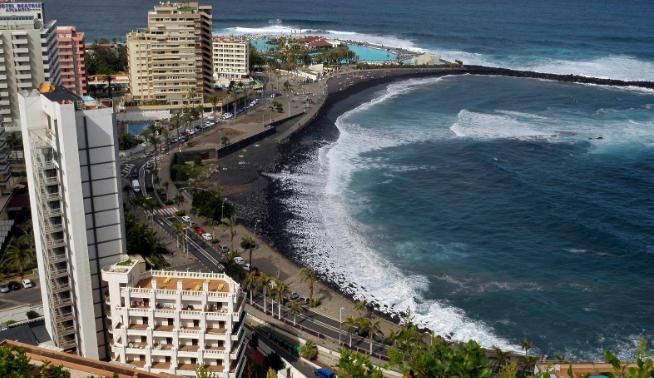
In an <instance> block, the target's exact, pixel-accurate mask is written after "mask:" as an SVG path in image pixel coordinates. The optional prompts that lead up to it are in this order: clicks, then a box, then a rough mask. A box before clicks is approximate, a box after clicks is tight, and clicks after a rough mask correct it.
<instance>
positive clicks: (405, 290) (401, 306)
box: [273, 79, 519, 350]
mask: <svg viewBox="0 0 654 378" xmlns="http://www.w3.org/2000/svg"><path fill="white" fill-rule="evenodd" d="M438 80H439V79H425V80H411V81H407V82H404V83H399V84H394V85H390V86H389V87H388V88H387V89H386V91H384V92H383V93H381V94H380V96H378V97H376V98H375V99H373V100H371V101H370V102H368V103H366V104H363V105H361V106H359V107H357V108H356V109H353V110H352V111H350V112H347V113H345V114H343V115H342V116H341V117H339V118H338V120H337V126H338V128H339V130H340V133H341V134H340V136H339V139H338V141H337V142H336V143H335V144H334V145H331V146H327V147H323V148H321V149H320V150H319V153H318V156H317V158H316V159H313V160H310V161H309V162H307V163H306V164H305V165H304V166H302V167H300V168H299V169H298V171H295V172H283V173H280V174H277V175H273V177H274V178H276V179H277V180H279V182H280V183H281V184H282V185H289V186H290V187H292V188H293V189H294V191H295V192H296V193H297V194H298V195H297V196H294V197H293V198H290V199H288V200H287V202H286V206H287V207H288V208H289V209H290V210H291V212H292V213H293V214H294V215H295V218H294V219H292V220H290V222H289V224H288V227H287V228H286V232H287V233H289V235H290V237H291V239H292V240H293V244H294V246H295V248H296V249H297V250H298V251H299V256H300V258H301V259H302V260H303V261H304V262H305V263H307V264H309V265H311V266H312V267H313V268H314V269H316V270H317V271H318V272H320V273H323V274H325V275H327V276H328V277H330V278H331V279H332V280H334V281H335V282H336V283H338V284H339V285H340V286H341V287H343V288H344V290H346V291H348V292H349V293H351V294H352V295H353V296H355V297H356V298H361V299H366V300H369V301H374V302H376V303H378V304H379V305H380V306H382V311H387V312H389V313H393V312H399V311H404V310H406V309H411V310H412V311H413V312H414V314H415V315H416V320H417V321H418V322H419V323H420V324H422V325H424V326H427V327H429V328H431V329H432V330H434V331H435V332H437V333H439V334H442V335H446V334H450V333H451V334H453V338H454V339H455V340H459V341H466V340H476V341H478V342H479V343H480V344H482V345H484V346H486V347H490V346H493V345H497V346H499V347H502V348H504V349H507V350H518V349H519V348H518V347H517V346H515V345H512V344H511V343H510V342H508V341H507V340H505V339H503V338H501V337H498V336H496V335H495V334H494V333H493V330H492V329H491V328H490V327H488V326H487V325H485V324H484V323H483V322H481V321H477V320H473V319H470V318H468V317H467V316H466V314H465V313H464V312H463V311H462V310H460V309H458V308H455V307H452V306H450V305H448V304H446V303H442V302H438V301H433V300H426V299H425V298H424V293H426V292H427V290H428V280H427V278H425V277H423V276H421V275H409V274H406V273H404V272H402V271H400V270H399V269H398V268H397V267H395V266H393V265H392V264H391V263H390V262H389V261H387V260H386V259H384V258H383V257H382V255H381V254H380V253H379V252H378V251H376V250H375V249H374V247H373V246H372V245H370V242H369V241H368V240H367V239H366V237H365V236H366V235H371V234H373V233H374V232H375V230H370V229H368V226H366V225H363V224H361V223H359V222H357V221H356V220H355V219H354V218H353V216H352V212H356V211H357V209H360V208H361V207H362V206H363V207H365V206H366V201H367V199H366V198H362V197H361V196H348V192H347V191H348V186H347V183H348V182H349V180H350V178H351V174H352V173H353V172H355V171H356V170H357V169H360V168H362V167H363V166H364V165H365V163H366V161H365V160H362V158H361V156H360V155H361V154H363V153H365V152H368V151H373V150H375V149H379V148H387V147H390V146H396V145H399V144H402V143H407V142H410V141H414V142H415V141H418V140H422V139H423V138H424V137H425V136H424V135H421V134H415V135H412V133H411V132H407V131H406V130H405V132H404V133H399V132H398V133H393V132H392V131H391V132H389V133H386V134H385V133H381V132H380V131H379V130H367V129H365V128H363V127H360V126H359V125H357V124H356V123H355V122H353V119H354V118H355V116H356V114H357V113H358V112H361V111H363V110H365V109H369V108H370V107H372V106H376V105H379V104H381V103H383V102H385V101H389V100H390V99H392V98H393V97H395V96H397V95H399V94H401V93H407V92H408V91H410V90H413V89H415V88H418V87H419V86H421V85H428V84H432V83H435V82H437V81H438ZM359 164H361V165H360V166H359Z"/></svg>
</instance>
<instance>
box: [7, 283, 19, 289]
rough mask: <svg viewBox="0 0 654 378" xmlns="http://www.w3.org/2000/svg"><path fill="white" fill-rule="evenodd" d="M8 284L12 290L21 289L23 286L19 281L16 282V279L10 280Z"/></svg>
mask: <svg viewBox="0 0 654 378" xmlns="http://www.w3.org/2000/svg"><path fill="white" fill-rule="evenodd" d="M8 285H9V289H10V290H20V288H21V287H22V286H21V285H20V284H19V283H18V282H16V281H11V282H9V284H8Z"/></svg>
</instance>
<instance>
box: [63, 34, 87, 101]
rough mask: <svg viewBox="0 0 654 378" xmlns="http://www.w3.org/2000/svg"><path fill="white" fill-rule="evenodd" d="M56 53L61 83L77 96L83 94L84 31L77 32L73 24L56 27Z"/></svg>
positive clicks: (84, 75)
mask: <svg viewBox="0 0 654 378" xmlns="http://www.w3.org/2000/svg"><path fill="white" fill-rule="evenodd" d="M57 53H58V55H59V69H60V74H61V85H62V86H63V87H64V88H66V89H68V90H69V91H71V92H73V93H75V94H76V95H78V96H85V95H86V93H87V88H86V64H85V61H86V58H85V56H84V33H80V32H78V31H77V29H75V27H74V26H59V27H57Z"/></svg>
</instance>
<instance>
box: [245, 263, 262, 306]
mask: <svg viewBox="0 0 654 378" xmlns="http://www.w3.org/2000/svg"><path fill="white" fill-rule="evenodd" d="M258 280H259V277H258V276H257V272H252V271H251V272H250V273H248V274H247V276H246V277H245V288H246V289H247V290H248V291H249V292H250V305H252V292H253V291H256V290H257V289H258V282H257V281H258Z"/></svg>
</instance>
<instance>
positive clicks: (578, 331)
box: [272, 76, 654, 359]
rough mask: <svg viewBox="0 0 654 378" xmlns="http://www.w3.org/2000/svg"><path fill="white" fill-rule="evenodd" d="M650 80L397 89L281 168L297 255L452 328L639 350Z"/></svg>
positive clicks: (646, 290)
mask: <svg viewBox="0 0 654 378" xmlns="http://www.w3.org/2000/svg"><path fill="white" fill-rule="evenodd" d="M653 107H654V93H653V92H647V91H631V90H625V89H611V88H604V87H597V86H586V85H571V84H563V83H556V82H548V81H540V80H532V79H528V80H525V79H510V78H501V77H478V76H464V77H445V78H437V79H423V80H409V81H405V82H400V83H395V84H391V85H390V86H388V87H386V88H382V89H380V90H379V91H376V92H374V93H373V94H371V95H370V101H368V102H366V103H364V104H362V105H360V106H358V107H355V108H354V109H352V110H349V111H347V112H346V113H344V114H342V115H341V116H339V117H338V119H337V120H336V126H337V127H338V130H339V136H338V138H337V140H336V141H335V142H332V141H330V140H327V141H326V143H327V144H326V145H324V146H323V147H321V148H319V149H318V150H316V151H315V152H314V153H313V154H311V153H310V154H309V159H308V160H307V161H306V162H304V163H303V164H301V165H299V166H296V167H288V168H286V169H284V170H283V171H282V172H279V173H276V174H273V175H272V177H273V178H274V179H275V180H277V182H278V183H279V185H280V186H281V187H282V189H283V190H281V191H280V193H284V195H282V196H281V197H280V200H281V202H282V203H283V204H284V206H285V207H286V208H288V209H289V210H290V212H291V214H293V216H292V217H291V219H290V220H289V222H288V223H287V225H286V228H285V231H286V232H287V233H288V234H289V238H290V239H291V240H292V241H293V245H294V252H295V255H296V256H297V257H298V258H300V259H301V260H303V261H305V262H307V263H309V264H311V265H312V266H314V267H315V268H316V269H317V270H318V271H319V272H321V273H323V274H324V276H326V277H329V278H330V279H332V280H334V281H335V282H337V283H339V284H340V285H341V286H342V287H344V288H346V291H349V292H350V293H352V294H353V295H355V296H357V297H360V298H365V299H368V300H373V301H375V302H377V303H379V304H380V305H381V306H382V309H383V310H384V311H388V312H394V311H401V310H405V309H407V308H408V309H411V310H412V311H414V313H415V314H416V316H417V319H418V320H419V321H421V322H422V323H423V324H424V325H427V326H429V327H431V328H432V329H434V330H436V331H437V332H439V333H440V334H449V333H452V334H453V336H454V338H455V339H457V340H467V339H475V340H478V341H480V342H481V343H482V344H483V345H485V346H488V347H490V346H493V345H497V346H500V347H503V348H506V349H513V350H519V345H520V341H521V340H523V339H524V338H527V339H529V340H532V341H533V343H534V345H535V346H536V349H535V350H536V351H537V352H539V353H544V354H549V355H552V354H554V353H558V354H562V355H565V356H566V357H568V358H574V359H601V356H602V353H603V351H604V350H606V349H609V350H612V351H615V352H617V353H619V354H621V355H622V356H625V357H628V356H630V355H631V353H633V350H634V348H635V345H636V343H637V341H638V338H639V337H640V336H645V337H648V338H649V339H652V338H654V322H652V318H653V316H654V300H653V299H652V295H651V293H652V292H654V279H652V277H654V234H652V232H651V230H652V227H653V226H654V195H653V194H652V193H654V112H652V108H653Z"/></svg>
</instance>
